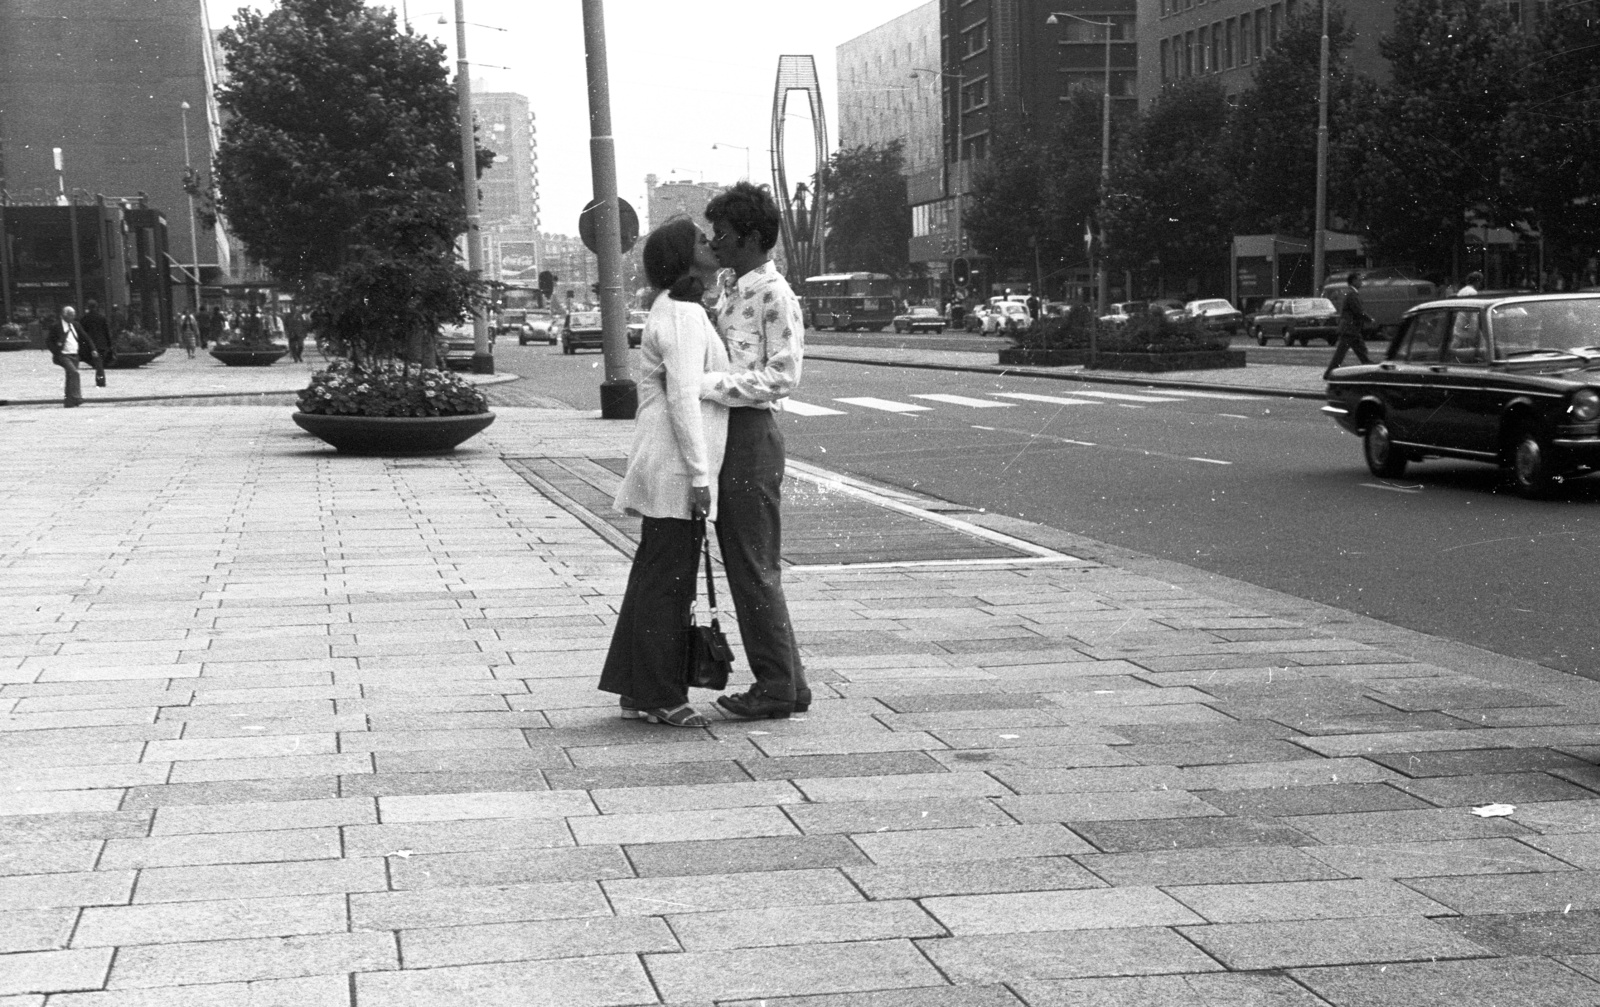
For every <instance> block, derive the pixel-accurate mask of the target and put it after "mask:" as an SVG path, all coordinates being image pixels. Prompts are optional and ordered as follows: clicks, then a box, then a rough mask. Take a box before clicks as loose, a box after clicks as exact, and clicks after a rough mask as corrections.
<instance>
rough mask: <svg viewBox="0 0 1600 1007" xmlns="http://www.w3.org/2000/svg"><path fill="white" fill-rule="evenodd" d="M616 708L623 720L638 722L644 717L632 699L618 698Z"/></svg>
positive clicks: (626, 697) (627, 697)
mask: <svg viewBox="0 0 1600 1007" xmlns="http://www.w3.org/2000/svg"><path fill="white" fill-rule="evenodd" d="M617 708H618V710H619V711H620V713H621V715H622V719H623V720H638V719H639V718H640V717H643V716H644V711H643V710H641V709H639V707H638V706H636V705H635V704H634V702H633V699H632V698H631V697H629V696H621V697H618V699H617Z"/></svg>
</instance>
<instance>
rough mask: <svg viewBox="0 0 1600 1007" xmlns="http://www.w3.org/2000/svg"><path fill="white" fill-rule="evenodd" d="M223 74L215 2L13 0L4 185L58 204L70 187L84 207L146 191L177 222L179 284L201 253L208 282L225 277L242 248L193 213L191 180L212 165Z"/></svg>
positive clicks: (4, 98)
mask: <svg viewBox="0 0 1600 1007" xmlns="http://www.w3.org/2000/svg"><path fill="white" fill-rule="evenodd" d="M217 79H218V63H217V60H216V57H215V52H214V49H213V46H212V31H211V27H210V24H209V22H208V18H207V14H206V3H205V0H142V2H140V3H138V4H132V3H115V4H109V3H106V2H104V0H5V2H4V3H0V187H3V188H4V189H5V190H6V193H7V196H8V198H9V200H10V201H12V202H14V203H51V202H56V201H58V199H59V198H60V196H61V194H62V192H63V190H64V191H65V192H67V193H72V192H73V191H74V190H77V191H78V196H77V198H78V200H79V202H80V203H81V204H89V203H93V202H94V199H95V196H96V195H103V196H105V197H106V198H107V199H108V200H111V201H114V202H122V201H126V202H127V203H128V204H129V205H133V204H134V203H136V202H137V200H138V197H139V196H140V195H143V196H144V197H145V205H147V206H149V207H150V208H152V209H154V210H156V211H158V212H160V213H163V214H165V215H166V217H167V219H168V221H169V222H170V226H171V238H172V241H171V250H170V253H169V254H170V256H171V258H172V260H173V261H171V262H169V263H165V264H163V268H166V266H171V267H172V269H173V280H174V282H180V283H181V282H182V279H181V277H182V273H181V272H180V267H181V266H185V265H187V264H188V263H190V262H192V261H194V260H196V259H197V260H198V262H199V265H200V268H201V272H202V273H203V274H204V276H205V279H206V280H207V282H211V281H213V280H215V279H218V278H220V277H221V276H222V275H224V274H226V273H228V272H229V270H230V267H231V266H232V265H233V258H234V255H233V250H232V249H231V247H230V244H229V240H228V238H227V235H226V233H225V232H224V230H223V229H222V227H221V225H220V224H218V225H217V226H214V227H206V226H205V225H204V224H202V223H201V222H199V221H198V219H197V218H191V216H190V214H189V212H188V208H189V196H188V194H187V193H186V192H185V191H184V187H183V179H184V168H185V165H186V164H190V165H193V166H194V168H195V169H196V170H197V172H199V174H200V175H201V176H202V177H205V176H207V175H209V172H210V165H211V160H212V155H213V153H214V152H215V150H216V145H217V141H218V139H219V136H220V120H219V118H218V113H217V107H216V102H215V99H214V93H215V92H214V89H215V85H216V83H217ZM184 103H187V104H188V106H189V107H188V109H187V110H185V109H184V108H183V105H184ZM185 126H187V141H188V143H187V146H188V152H187V157H186V156H185ZM55 148H60V149H61V154H62V169H61V171H60V172H59V173H58V172H57V171H56V167H55V159H54V156H53V151H54V149H55ZM191 220H192V221H193V232H192V234H191V224H190V222H191ZM191 239H192V240H191Z"/></svg>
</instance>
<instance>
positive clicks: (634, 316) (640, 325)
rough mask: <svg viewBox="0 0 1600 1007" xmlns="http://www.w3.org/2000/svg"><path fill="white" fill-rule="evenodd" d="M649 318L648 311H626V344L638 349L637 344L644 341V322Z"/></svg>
mask: <svg viewBox="0 0 1600 1007" xmlns="http://www.w3.org/2000/svg"><path fill="white" fill-rule="evenodd" d="M649 320H650V312H648V311H630V312H628V345H629V346H630V347H633V348H634V349H638V347H639V344H640V343H642V342H644V323H645V322H647V321H649Z"/></svg>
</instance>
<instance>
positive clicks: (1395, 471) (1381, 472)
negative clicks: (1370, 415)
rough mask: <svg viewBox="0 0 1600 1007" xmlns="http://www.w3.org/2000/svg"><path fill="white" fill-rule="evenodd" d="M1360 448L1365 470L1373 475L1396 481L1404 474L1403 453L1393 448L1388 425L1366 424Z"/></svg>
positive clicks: (1378, 423) (1404, 457)
mask: <svg viewBox="0 0 1600 1007" xmlns="http://www.w3.org/2000/svg"><path fill="white" fill-rule="evenodd" d="M1362 447H1363V453H1365V454H1366V456H1367V468H1368V469H1369V470H1371V472H1372V474H1373V475H1375V476H1377V477H1378V478H1380V479H1398V478H1399V477H1400V476H1402V475H1404V474H1405V471H1406V455H1405V452H1404V451H1402V450H1401V449H1400V448H1398V447H1396V446H1395V443H1394V439H1393V437H1392V436H1391V435H1390V433H1389V424H1387V423H1385V422H1384V421H1383V420H1381V419H1378V420H1373V421H1372V422H1371V423H1369V424H1367V433H1366V437H1365V438H1363V440H1362Z"/></svg>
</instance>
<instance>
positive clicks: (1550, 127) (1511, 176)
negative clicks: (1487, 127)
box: [1499, 4, 1600, 286]
mask: <svg viewBox="0 0 1600 1007" xmlns="http://www.w3.org/2000/svg"><path fill="white" fill-rule="evenodd" d="M1530 55H1531V59H1530V60H1529V62H1528V63H1527V64H1526V65H1525V66H1524V67H1523V68H1522V73H1520V74H1519V75H1518V83H1519V84H1520V91H1521V94H1520V95H1519V97H1518V98H1517V99H1516V100H1515V101H1514V102H1512V104H1511V107H1510V109H1509V110H1508V111H1507V114H1506V117H1505V120H1504V121H1503V123H1502V124H1501V131H1500V135H1501V138H1502V139H1501V141H1500V144H1499V146H1500V149H1501V150H1502V151H1503V152H1504V154H1503V157H1504V172H1503V175H1502V178H1503V180H1504V182H1505V185H1506V187H1507V189H1508V197H1509V198H1510V200H1511V201H1512V202H1514V203H1515V205H1517V206H1520V207H1525V208H1527V209H1528V210H1529V211H1531V216H1532V218H1533V222H1534V223H1535V224H1536V225H1537V226H1538V228H1539V229H1540V231H1541V232H1542V233H1543V235H1544V239H1545V258H1546V265H1547V268H1549V269H1551V270H1552V271H1554V272H1556V273H1557V274H1558V275H1560V276H1561V277H1562V278H1563V281H1564V284H1565V285H1568V286H1573V285H1585V284H1592V283H1594V282H1595V281H1596V277H1595V276H1594V275H1593V273H1592V272H1591V270H1592V266H1591V265H1590V262H1591V256H1593V255H1594V254H1595V249H1597V248H1600V19H1597V18H1596V17H1595V16H1594V13H1593V8H1592V7H1590V6H1589V5H1582V6H1579V5H1575V4H1567V5H1564V6H1556V7H1551V8H1549V9H1546V10H1545V11H1544V12H1543V13H1542V14H1541V15H1540V24H1539V29H1538V34H1537V36H1536V38H1535V46H1534V52H1533V53H1531V54H1530Z"/></svg>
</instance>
